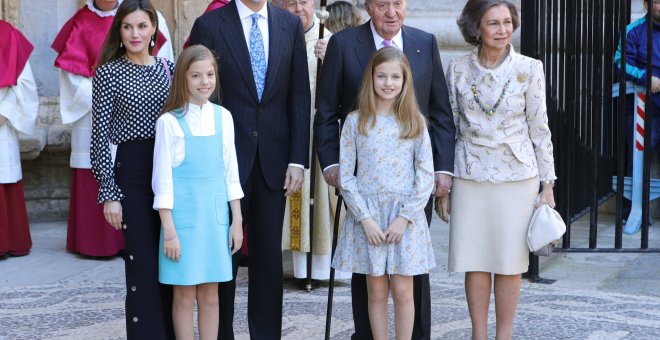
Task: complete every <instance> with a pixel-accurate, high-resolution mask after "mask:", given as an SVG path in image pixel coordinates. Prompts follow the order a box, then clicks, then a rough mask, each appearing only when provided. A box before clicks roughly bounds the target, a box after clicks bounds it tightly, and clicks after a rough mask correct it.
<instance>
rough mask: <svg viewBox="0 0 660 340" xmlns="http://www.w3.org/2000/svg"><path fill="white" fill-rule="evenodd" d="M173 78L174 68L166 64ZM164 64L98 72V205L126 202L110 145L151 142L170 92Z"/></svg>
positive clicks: (119, 64) (119, 65)
mask: <svg viewBox="0 0 660 340" xmlns="http://www.w3.org/2000/svg"><path fill="white" fill-rule="evenodd" d="M166 63H167V65H168V67H169V74H170V75H172V74H174V72H173V70H174V64H172V63H171V62H169V61H166ZM170 83H171V82H170V77H169V76H168V73H167V72H166V69H165V66H164V64H163V63H162V62H161V61H160V60H156V63H155V64H153V65H138V64H134V63H132V62H131V61H129V60H127V59H125V58H119V59H116V60H113V61H111V62H109V63H107V64H105V65H103V66H101V67H99V68H98V70H97V71H96V74H95V75H94V79H93V80H92V145H91V150H90V154H91V160H92V172H93V173H94V177H95V178H96V180H97V181H98V182H99V184H100V186H101V188H100V190H99V196H98V203H103V202H105V201H107V200H111V201H120V200H122V199H123V198H124V196H123V195H122V193H121V190H120V189H119V187H118V186H117V184H116V183H115V173H114V170H113V164H112V156H111V154H110V144H109V143H112V144H115V145H119V144H120V143H122V142H125V141H130V140H143V139H151V138H154V137H155V134H156V129H155V126H156V119H157V118H158V116H159V115H160V110H161V109H162V107H163V104H164V103H165V99H166V98H167V95H168V93H169V89H170Z"/></svg>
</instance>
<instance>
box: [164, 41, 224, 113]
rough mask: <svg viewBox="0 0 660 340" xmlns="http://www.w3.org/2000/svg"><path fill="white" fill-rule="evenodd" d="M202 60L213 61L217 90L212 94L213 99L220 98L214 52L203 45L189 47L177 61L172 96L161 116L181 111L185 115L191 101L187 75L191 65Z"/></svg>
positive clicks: (171, 88)
mask: <svg viewBox="0 0 660 340" xmlns="http://www.w3.org/2000/svg"><path fill="white" fill-rule="evenodd" d="M201 60H211V64H212V65H213V69H214V70H215V89H214V90H213V93H212V94H211V98H219V97H220V81H219V79H218V64H217V63H216V61H215V57H214V56H213V52H211V50H209V49H208V48H206V47H204V46H202V45H193V46H189V47H188V48H186V49H185V50H183V52H181V54H180V55H179V59H177V61H176V67H175V68H174V77H173V80H174V81H173V82H172V87H170V94H169V95H168V96H167V100H165V105H163V109H162V110H161V115H162V114H164V113H167V112H171V111H179V110H182V111H183V112H182V114H185V112H186V110H187V106H188V101H189V94H188V93H189V92H188V78H187V76H186V74H187V73H188V69H189V68H190V65H192V64H193V63H194V62H197V61H201Z"/></svg>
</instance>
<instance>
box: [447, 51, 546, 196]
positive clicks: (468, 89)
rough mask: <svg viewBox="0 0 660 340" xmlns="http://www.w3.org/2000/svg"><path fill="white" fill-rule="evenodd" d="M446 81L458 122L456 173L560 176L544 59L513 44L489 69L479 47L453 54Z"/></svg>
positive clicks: (482, 177)
mask: <svg viewBox="0 0 660 340" xmlns="http://www.w3.org/2000/svg"><path fill="white" fill-rule="evenodd" d="M507 84H508V85H507ZM447 87H448V88H449V99H450V102H451V106H452V110H453V113H454V123H455V124H456V156H455V161H454V176H456V177H458V178H462V179H469V180H474V181H478V182H483V181H489V182H492V183H501V182H507V181H519V180H524V179H529V178H532V177H536V176H538V177H539V179H540V180H541V181H545V180H554V179H556V176H555V168H554V160H553V155H552V141H551V134H550V128H549V127H548V116H547V110H546V103H545V77H544V74H543V64H542V63H541V62H540V61H538V60H536V59H532V58H529V57H526V56H523V55H520V54H517V53H516V52H515V51H514V49H513V46H510V53H509V55H508V56H507V57H506V59H505V60H504V61H503V62H502V64H501V65H499V66H498V67H497V68H494V69H486V68H484V67H482V66H481V64H480V63H479V59H478V50H477V49H475V50H474V51H473V52H472V53H470V54H468V55H465V56H461V57H458V58H456V59H453V60H451V62H450V63H449V68H448V70H447ZM505 88H506V89H505ZM475 93H476V95H475ZM475 97H476V98H475ZM500 97H501V100H500V103H499V105H498V106H497V107H496V110H495V112H494V113H493V114H492V115H488V114H486V113H485V112H484V110H486V111H487V110H488V109H491V108H493V106H496V103H497V102H498V100H499V98H500ZM479 102H481V105H480V104H479Z"/></svg>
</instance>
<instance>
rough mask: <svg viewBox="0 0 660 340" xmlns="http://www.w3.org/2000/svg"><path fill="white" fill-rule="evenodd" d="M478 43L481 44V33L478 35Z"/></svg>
mask: <svg viewBox="0 0 660 340" xmlns="http://www.w3.org/2000/svg"><path fill="white" fill-rule="evenodd" d="M477 44H481V36H480V35H478V36H477Z"/></svg>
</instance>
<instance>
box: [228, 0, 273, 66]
mask: <svg viewBox="0 0 660 340" xmlns="http://www.w3.org/2000/svg"><path fill="white" fill-rule="evenodd" d="M234 1H236V8H237V9H238V17H239V18H241V25H243V35H244V36H245V43H246V44H247V46H248V49H249V48H250V30H252V14H254V13H255V12H253V11H252V10H251V9H249V8H248V7H247V6H245V4H243V2H242V1H240V0H234ZM256 13H257V14H259V21H258V22H257V25H259V30H261V37H262V38H263V40H264V54H265V55H266V68H268V56H269V54H268V51H269V48H268V41H269V40H268V38H269V36H270V35H269V34H268V6H267V5H265V4H264V7H262V8H261V9H260V10H259V11H258V12H256Z"/></svg>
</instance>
